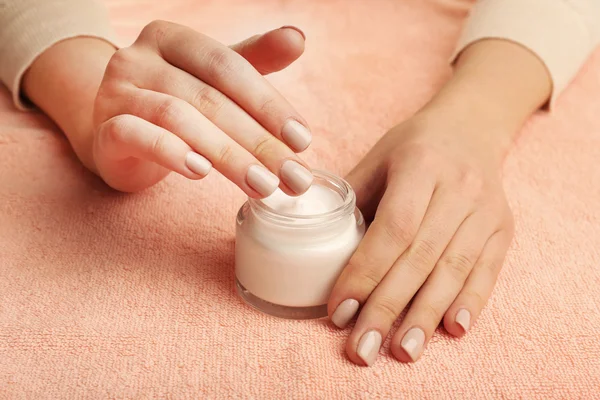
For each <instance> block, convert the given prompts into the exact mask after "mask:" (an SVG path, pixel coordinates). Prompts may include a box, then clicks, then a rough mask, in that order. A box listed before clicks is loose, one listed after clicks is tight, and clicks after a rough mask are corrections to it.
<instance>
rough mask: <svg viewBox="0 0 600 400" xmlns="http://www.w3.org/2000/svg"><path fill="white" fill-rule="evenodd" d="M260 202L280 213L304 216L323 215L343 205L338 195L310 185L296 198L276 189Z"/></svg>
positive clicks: (326, 189) (327, 189) (322, 187)
mask: <svg viewBox="0 0 600 400" xmlns="http://www.w3.org/2000/svg"><path fill="white" fill-rule="evenodd" d="M262 202H263V203H264V204H266V205H267V206H269V207H270V208H272V209H273V210H275V211H278V212H280V213H285V214H294V215H304V216H307V215H319V214H324V213H326V212H329V211H333V210H335V209H336V208H338V207H339V206H341V205H342V204H343V203H344V201H343V200H342V197H341V196H340V194H339V193H336V192H334V191H333V190H331V189H329V188H326V187H324V186H321V185H312V186H311V187H310V188H309V189H308V190H307V191H306V193H304V194H302V195H300V196H296V197H292V196H288V195H286V194H285V193H283V192H282V191H281V190H279V189H277V190H276V191H275V192H274V193H273V194H272V195H270V196H269V197H267V198H266V199H263V200H262Z"/></svg>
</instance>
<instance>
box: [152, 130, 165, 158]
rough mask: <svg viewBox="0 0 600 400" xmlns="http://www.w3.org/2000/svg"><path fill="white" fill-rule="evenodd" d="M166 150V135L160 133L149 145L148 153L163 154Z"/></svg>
mask: <svg viewBox="0 0 600 400" xmlns="http://www.w3.org/2000/svg"><path fill="white" fill-rule="evenodd" d="M166 150H167V135H166V134H165V132H160V133H159V134H158V135H156V137H155V138H154V139H153V140H152V142H151V143H150V148H149V149H148V151H149V152H150V154H165V153H166Z"/></svg>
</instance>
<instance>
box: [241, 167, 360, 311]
mask: <svg viewBox="0 0 600 400" xmlns="http://www.w3.org/2000/svg"><path fill="white" fill-rule="evenodd" d="M313 175H314V181H313V187H314V186H315V185H318V186H320V188H318V189H319V190H320V191H321V193H325V192H323V190H328V191H331V193H329V192H327V193H326V194H327V195H328V197H329V198H332V197H331V196H334V198H335V199H337V200H336V203H337V204H335V205H334V206H335V207H334V208H332V209H331V210H330V211H326V212H322V213H317V214H314V215H311V214H310V213H309V214H308V215H306V213H303V214H302V215H300V214H294V213H286V212H282V211H278V210H276V209H274V208H272V207H270V206H269V205H267V202H266V201H263V200H257V199H248V201H247V202H246V203H244V205H243V206H242V207H241V208H240V211H239V212H238V215H237V226H236V244H235V276H236V287H237V291H238V293H239V295H240V296H241V298H242V299H243V300H244V301H245V302H246V303H248V304H249V305H251V306H253V307H255V308H257V309H258V310H260V311H262V312H265V313H267V314H270V315H274V316H277V317H282V318H293V319H308V318H321V317H325V316H327V301H328V299H329V295H330V293H331V289H332V288H333V285H334V283H335V281H336V279H337V278H338V276H339V275H340V273H341V272H342V269H343V268H344V267H345V266H346V264H347V263H348V260H349V259H350V257H351V256H352V254H353V253H354V251H355V250H356V248H357V246H358V243H359V242H360V240H361V239H362V237H363V235H364V233H365V223H364V219H363V216H362V214H361V213H360V211H359V210H358V208H356V196H355V194H354V191H353V190H352V188H351V187H350V185H349V184H348V183H347V182H346V181H344V180H343V179H342V178H339V177H337V176H335V175H332V174H329V173H327V172H323V171H313ZM300 198H302V196H300V197H298V199H300ZM317 200H318V199H317ZM310 201H315V199H311V200H310Z"/></svg>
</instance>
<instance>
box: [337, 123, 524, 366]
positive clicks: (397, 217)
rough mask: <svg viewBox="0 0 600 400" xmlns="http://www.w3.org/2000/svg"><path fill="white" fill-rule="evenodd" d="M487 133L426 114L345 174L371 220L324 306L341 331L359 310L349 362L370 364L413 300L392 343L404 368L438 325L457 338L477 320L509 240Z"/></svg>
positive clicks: (497, 156) (498, 157)
mask: <svg viewBox="0 0 600 400" xmlns="http://www.w3.org/2000/svg"><path fill="white" fill-rule="evenodd" d="M453 124H454V126H453ZM493 129H494V128H490V129H489V130H488V131H487V132H481V131H478V130H477V129H475V128H471V127H469V126H467V125H465V124H460V125H459V124H457V123H453V122H452V119H451V118H445V117H444V116H443V115H440V114H435V113H422V114H419V115H417V116H415V117H413V118H412V119H410V120H408V121H407V122H405V123H403V124H401V125H399V126H396V127H395V128H393V129H392V130H390V131H389V132H388V133H387V134H386V135H385V136H384V137H383V138H382V139H381V140H380V141H379V142H378V143H377V144H376V145H375V147H374V148H373V149H372V150H371V152H370V153H369V154H368V155H367V156H366V157H365V158H364V159H363V160H362V161H361V163H360V164H359V165H358V166H357V167H356V168H355V169H354V170H353V171H352V172H351V173H350V174H349V176H348V177H347V179H348V181H349V182H350V184H351V185H352V186H353V187H354V188H355V189H356V192H357V198H358V206H359V208H360V209H361V210H363V212H365V216H366V218H367V219H370V217H372V216H373V214H374V219H373V222H372V224H371V225H370V227H369V229H368V230H367V233H366V235H365V238H364V239H363V241H362V242H361V243H360V245H359V248H358V250H357V251H356V253H355V254H354V255H353V257H352V258H351V260H350V262H349V264H348V266H347V267H346V268H345V269H344V271H343V273H342V274H341V276H340V278H339V279H338V281H337V283H336V285H335V287H334V289H333V292H332V295H331V298H330V301H329V307H328V310H329V315H330V316H331V319H332V321H333V322H334V324H336V325H337V326H339V327H345V326H346V325H347V324H348V322H349V321H350V319H352V317H353V316H354V315H355V314H356V312H357V311H358V309H359V307H362V310H361V311H360V315H359V316H358V320H357V322H356V325H355V326H354V329H353V330H352V333H351V334H350V337H349V339H348V342H347V346H346V350H347V353H348V355H349V357H350V359H351V360H352V361H353V362H354V363H357V364H363V365H365V364H366V365H371V364H372V363H373V362H374V361H375V359H376V357H377V354H378V352H379V349H380V346H381V344H382V342H383V341H384V340H385V338H386V336H387V335H388V332H389V331H390V328H391V327H392V325H393V324H394V322H395V321H396V320H397V319H398V318H399V316H400V314H401V313H402V311H403V310H404V308H405V307H406V306H407V305H408V303H409V302H410V301H411V299H413V300H412V304H411V306H410V308H409V310H408V313H407V314H406V316H405V317H404V318H403V320H402V323H401V324H400V326H399V328H398V330H397V331H396V333H395V334H394V336H393V338H392V341H391V352H392V353H393V354H394V355H395V357H396V358H398V359H399V360H401V361H406V362H410V361H416V360H417V359H418V358H419V357H420V356H421V354H422V353H423V350H424V349H425V347H426V345H427V342H428V341H429V340H430V339H431V336H432V335H433V333H434V331H435V329H436V328H437V327H438V325H439V324H440V321H442V319H443V321H444V327H445V328H446V330H447V331H448V332H449V333H451V334H452V335H454V336H462V335H464V334H465V332H466V331H467V330H468V329H469V328H470V327H471V326H472V324H473V322H474V321H475V319H476V318H477V317H478V316H479V313H480V312H481V310H482V308H483V307H484V305H485V303H486V301H487V300H488V298H489V296H490V294H491V292H492V289H493V287H494V284H495V282H496V277H497V276H498V273H499V271H500V267H501V265H502V263H503V260H504V257H505V254H506V251H507V248H508V246H509V244H510V242H511V239H512V236H513V219H512V214H511V211H510V209H509V206H508V204H507V201H506V197H505V195H504V191H503V188H502V182H501V163H502V158H503V153H502V152H501V151H499V149H500V148H501V147H502V146H499V145H498V142H497V141H494V140H492V139H490V138H493V137H503V136H502V133H501V132H492V130H493ZM497 133H498V135H496V134H497ZM504 136H506V135H504ZM375 210H376V211H375Z"/></svg>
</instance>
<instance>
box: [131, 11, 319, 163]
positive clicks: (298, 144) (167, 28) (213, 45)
mask: <svg viewBox="0 0 600 400" xmlns="http://www.w3.org/2000/svg"><path fill="white" fill-rule="evenodd" d="M137 43H139V45H140V46H148V45H150V46H153V47H154V48H155V50H156V51H158V52H159V54H161V55H162V57H163V58H164V59H165V60H166V61H167V62H169V63H170V64H172V65H174V66H176V67H178V68H180V69H182V70H184V71H186V72H189V73H190V74H192V75H194V76H195V77H197V78H198V79H200V80H202V81H204V82H205V83H207V84H208V85H210V86H212V87H214V88H215V89H217V90H218V91H220V92H221V93H223V94H225V95H226V96H227V97H229V98H230V99H231V100H233V101H234V102H236V103H237V104H238V105H239V106H240V107H242V108H243V109H244V110H245V111H246V112H247V113H248V114H250V115H251V116H252V117H253V118H254V119H255V120H256V121H257V122H258V123H260V124H261V125H262V126H263V127H265V129H266V130H267V131H269V132H271V134H273V135H275V136H276V137H277V138H279V139H281V140H283V141H284V142H285V143H287V144H288V145H289V146H290V147H291V148H292V149H293V150H295V151H297V152H299V151H302V150H304V149H306V148H307V147H308V145H309V144H310V141H311V139H312V136H311V134H310V131H309V130H308V128H307V126H308V125H307V124H306V122H305V121H304V119H303V118H302V117H301V116H300V114H298V112H297V111H296V110H294V108H293V107H292V106H291V105H290V104H289V103H288V101H287V100H286V99H285V98H284V97H283V96H282V95H281V94H280V93H279V92H278V91H277V90H276V89H275V88H274V87H273V86H272V85H271V84H270V83H269V82H268V81H267V80H266V79H265V78H264V77H263V76H262V75H261V74H260V73H259V72H258V71H257V70H256V69H255V68H254V67H253V66H252V65H251V64H250V63H249V62H248V61H247V60H246V59H244V57H242V56H241V55H239V54H238V53H236V52H235V51H232V50H231V49H230V48H228V47H227V46H224V45H222V44H220V43H219V42H217V41H215V40H213V39H211V38H209V37H207V36H205V35H202V34H201V33H198V32H195V31H194V30H192V29H190V28H187V27H184V26H181V25H176V24H172V23H166V22H162V21H158V22H154V23H151V24H149V25H148V26H147V27H146V28H144V30H143V31H142V33H141V34H140V38H139V39H138V42H137Z"/></svg>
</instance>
